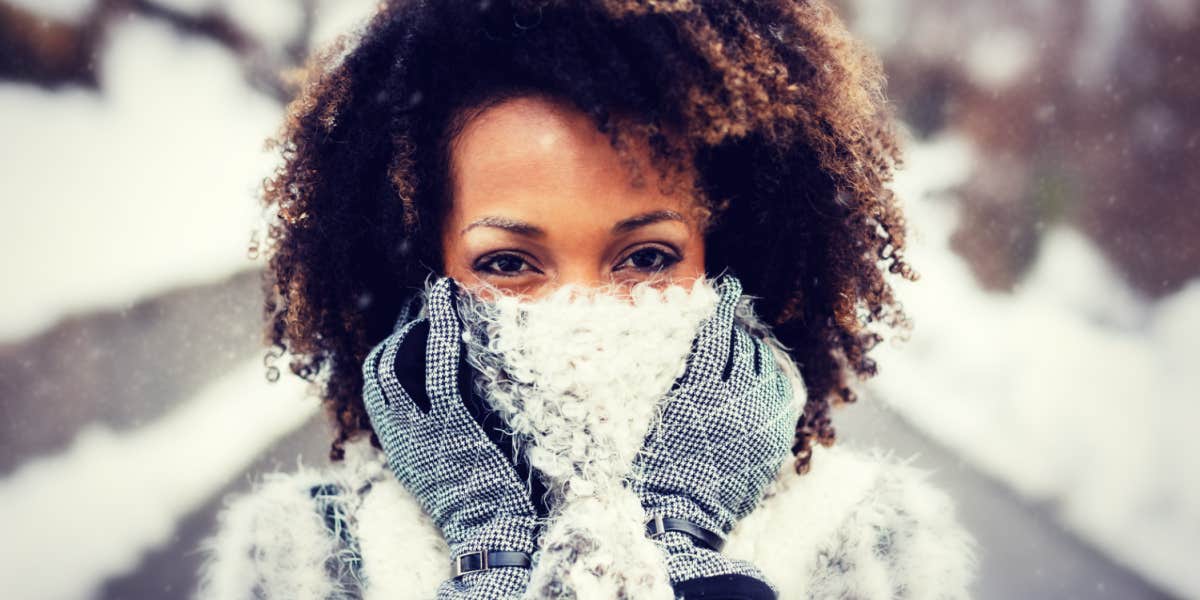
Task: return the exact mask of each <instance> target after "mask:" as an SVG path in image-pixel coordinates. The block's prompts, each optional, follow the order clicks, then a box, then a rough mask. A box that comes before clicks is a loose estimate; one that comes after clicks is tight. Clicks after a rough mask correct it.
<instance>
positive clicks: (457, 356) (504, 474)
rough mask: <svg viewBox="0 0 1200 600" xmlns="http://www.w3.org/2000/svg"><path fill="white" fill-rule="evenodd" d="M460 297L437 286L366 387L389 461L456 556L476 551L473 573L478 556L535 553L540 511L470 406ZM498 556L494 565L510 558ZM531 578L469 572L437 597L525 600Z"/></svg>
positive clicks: (382, 353) (384, 350)
mask: <svg viewBox="0 0 1200 600" xmlns="http://www.w3.org/2000/svg"><path fill="white" fill-rule="evenodd" d="M456 293H457V285H456V284H455V283H454V281H453V280H452V279H449V278H442V279H440V280H438V281H437V282H436V283H435V284H434V285H433V286H432V288H431V289H430V291H429V293H428V295H427V300H426V305H425V315H423V316H421V317H420V318H417V319H415V320H412V321H409V322H407V323H403V322H401V323H397V329H396V331H395V332H394V333H392V334H391V335H390V336H388V337H387V338H386V339H384V340H383V341H382V342H381V343H380V344H379V345H377V346H376V347H375V348H374V349H373V350H372V351H371V353H370V354H369V355H368V356H367V358H366V360H365V361H364V363H363V391H364V399H365V403H366V408H367V413H368V415H369V417H370V419H371V424H372V426H373V427H374V429H375V432H376V434H377V435H378V436H379V440H380V443H381V444H382V446H383V449H384V451H385V453H386V454H387V457H388V464H389V465H390V466H391V469H392V470H393V471H394V472H395V474H396V477H397V478H399V480H400V482H401V483H402V484H404V486H405V487H406V488H407V489H408V490H409V492H411V493H412V494H413V496H414V497H415V498H416V499H417V501H418V502H419V503H420V505H421V507H422V508H423V509H424V510H425V512H426V513H427V514H429V516H430V517H432V518H433V521H434V522H435V523H436V524H437V525H438V527H439V528H441V531H442V534H443V536H444V537H445V538H446V541H447V542H448V543H449V545H450V553H451V556H452V557H460V556H463V555H467V556H466V557H465V558H463V559H461V562H460V561H459V560H456V561H455V565H456V567H457V566H461V567H464V568H465V569H467V570H469V569H473V568H475V567H479V566H484V565H485V563H484V562H483V556H484V555H481V554H475V553H479V552H484V553H486V552H489V551H504V552H524V553H526V554H531V553H532V552H533V550H534V541H533V540H534V529H535V526H536V521H537V513H536V510H535V507H534V505H533V503H532V501H531V499H530V490H529V488H528V487H527V486H526V483H525V482H524V481H523V480H522V479H521V478H520V477H519V476H518V473H517V471H516V469H515V468H514V466H513V464H512V463H511V462H510V461H509V459H508V458H506V457H505V455H504V454H503V452H501V450H500V447H498V446H497V442H495V441H493V440H492V439H491V438H489V436H488V434H487V433H485V431H484V429H483V428H482V427H481V426H480V424H479V422H477V421H476V418H475V417H473V416H472V414H471V413H470V411H469V410H468V408H467V405H466V404H465V403H464V399H463V398H464V394H463V392H464V391H466V390H469V389H470V386H464V385H463V383H464V379H463V373H465V372H468V369H469V367H468V366H467V365H466V364H465V362H464V361H463V357H462V339H461V331H462V330H461V327H462V325H461V323H460V321H459V317H458V313H457V311H456V310H455V307H454V301H455V294H456ZM422 374H423V376H422ZM414 375H415V376H414ZM422 381H423V383H422ZM464 387H465V390H464ZM422 388H424V389H422ZM467 395H469V391H468V392H467ZM468 399H469V400H475V398H473V397H470V398H468ZM490 556H492V557H493V558H494V559H495V560H493V563H492V564H493V565H494V564H495V563H496V562H502V560H501V556H500V555H495V554H493V555H490ZM507 558H508V559H510V560H512V559H514V558H515V556H514V555H507ZM397 568H403V566H402V565H398V566H397ZM528 582H529V569H528V568H523V567H513V566H507V567H497V566H493V567H491V568H486V569H482V570H470V572H466V573H464V574H462V575H460V576H455V577H453V578H451V579H448V580H447V581H445V582H443V583H442V584H441V586H440V587H439V588H438V595H437V598H438V599H439V600H445V599H456V600H458V599H461V600H466V599H478V600H485V599H486V600H496V599H500V598H519V597H520V596H521V595H522V594H523V593H524V591H525V588H526V586H527V585H528Z"/></svg>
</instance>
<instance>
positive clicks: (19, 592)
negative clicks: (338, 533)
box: [0, 359, 318, 600]
mask: <svg viewBox="0 0 1200 600" xmlns="http://www.w3.org/2000/svg"><path fill="white" fill-rule="evenodd" d="M304 392H305V386H304V383H303V382H301V381H300V380H299V379H297V378H295V377H285V378H283V379H282V380H281V381H280V382H278V383H276V384H268V383H267V382H266V380H265V378H264V377H263V366H262V362H261V360H259V359H254V360H251V361H249V362H248V363H247V364H246V365H245V366H243V367H241V368H239V369H238V370H236V371H233V372H232V373H230V374H229V375H227V376H225V377H223V378H222V379H220V380H217V381H215V382H213V383H212V384H211V385H210V386H208V387H207V388H206V389H204V390H202V391H201V392H200V393H199V394H197V395H196V396H195V397H193V398H191V399H190V400H187V401H186V402H183V403H181V404H180V406H179V407H177V408H175V409H174V410H173V411H172V412H171V413H169V414H167V415H166V416H164V417H162V418H161V419H160V420H158V421H157V422H154V423H151V424H148V425H146V426H144V427H142V428H140V429H137V430H135V431H133V432H129V433H117V432H114V431H112V430H110V429H108V428H107V427H104V426H100V425H93V426H90V427H88V428H85V429H84V430H82V431H81V432H80V433H79V435H78V437H77V438H76V439H75V441H74V443H73V444H72V445H71V447H70V448H68V449H67V450H66V451H64V452H62V453H61V454H58V455H55V456H49V457H44V458H40V459H35V460H32V461H30V462H28V463H26V464H25V465H23V466H22V467H21V468H20V470H18V471H17V472H15V473H14V474H13V475H11V476H9V477H7V478H5V479H3V480H0V531H4V532H5V535H6V536H7V538H8V540H9V541H10V544H9V546H10V548H12V549H14V550H16V551H14V552H9V553H7V554H6V557H5V560H3V561H0V581H4V582H6V583H5V586H6V589H5V596H7V597H10V598H23V599H28V600H39V599H41V598H46V599H55V600H65V599H72V598H90V597H93V595H94V594H95V593H96V591H97V590H98V589H99V588H100V586H101V585H102V584H103V583H104V581H105V580H106V579H108V578H110V577H114V576H118V575H122V574H124V573H126V572H128V571H131V570H133V569H134V568H136V567H137V565H138V564H139V563H140V561H141V559H142V556H143V555H144V554H145V553H146V552H149V551H150V550H153V549H154V548H156V547H158V546H161V545H162V544H165V543H167V542H168V541H169V540H170V539H171V535H172V533H173V532H174V530H175V527H176V526H177V525H178V524H179V522H180V521H181V519H182V518H183V517H184V516H186V515H187V514H189V513H190V512H192V511H194V510H196V509H197V508H199V507H200V506H201V505H202V504H203V503H204V502H206V501H208V500H209V499H211V498H212V496H213V494H214V493H215V492H216V491H217V490H219V489H221V488H222V487H223V486H225V485H226V484H228V483H229V481H231V480H232V479H233V478H234V477H236V476H237V475H238V474H239V473H241V472H243V471H244V470H245V469H246V467H247V466H248V465H249V464H250V463H251V462H253V461H254V460H256V459H257V458H258V457H259V455H260V454H261V453H262V452H263V451H265V450H266V449H267V448H269V447H270V446H271V445H272V444H273V443H274V442H275V441H276V440H278V439H279V438H281V437H283V436H284V435H286V434H288V433H290V432H291V431H293V430H294V429H296V428H298V427H300V426H301V425H302V424H303V423H304V422H305V421H306V420H308V419H309V418H310V417H312V416H313V414H315V413H316V412H317V410H318V404H317V401H316V399H315V398H311V397H306V396H305V394H304ZM64 568H65V569H66V571H64V570H63V569H64Z"/></svg>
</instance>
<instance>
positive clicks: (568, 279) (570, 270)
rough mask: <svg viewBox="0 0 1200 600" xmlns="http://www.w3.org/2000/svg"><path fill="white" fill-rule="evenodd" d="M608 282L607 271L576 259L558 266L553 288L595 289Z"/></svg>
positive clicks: (592, 263) (589, 262)
mask: <svg viewBox="0 0 1200 600" xmlns="http://www.w3.org/2000/svg"><path fill="white" fill-rule="evenodd" d="M609 282H610V275H609V273H608V271H607V270H605V269H603V268H602V267H601V266H600V265H597V264H596V263H595V261H588V260H582V259H580V258H576V259H573V260H566V261H563V262H562V263H561V264H559V267H558V273H557V274H556V277H555V278H554V286H555V287H558V286H564V285H573V286H578V287H585V288H595V287H600V286H602V285H605V284H608V283H609Z"/></svg>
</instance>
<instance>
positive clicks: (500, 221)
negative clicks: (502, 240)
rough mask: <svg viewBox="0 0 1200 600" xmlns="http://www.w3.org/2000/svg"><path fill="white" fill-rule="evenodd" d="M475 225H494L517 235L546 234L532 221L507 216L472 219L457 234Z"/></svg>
mask: <svg viewBox="0 0 1200 600" xmlns="http://www.w3.org/2000/svg"><path fill="white" fill-rule="evenodd" d="M476 227H495V228H496V229H503V230H505V231H511V232H513V233H515V234H517V235H523V236H526V237H544V236H545V235H546V232H545V231H543V230H542V228H541V227H538V226H537V225H534V224H532V223H526V222H525V221H518V220H516V219H509V218H507V217H495V216H489V217H483V218H482V219H478V220H475V221H472V222H471V224H470V225H467V226H466V227H463V230H462V231H461V232H459V235H463V234H465V233H466V232H468V231H470V230H472V229H474V228H476Z"/></svg>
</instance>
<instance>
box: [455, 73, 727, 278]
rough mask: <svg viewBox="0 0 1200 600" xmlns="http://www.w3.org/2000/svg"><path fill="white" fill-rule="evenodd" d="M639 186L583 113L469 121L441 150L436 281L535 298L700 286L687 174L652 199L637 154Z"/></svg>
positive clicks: (533, 109)
mask: <svg viewBox="0 0 1200 600" xmlns="http://www.w3.org/2000/svg"><path fill="white" fill-rule="evenodd" d="M631 150H633V152H631V154H633V155H634V156H636V157H637V158H638V160H640V161H642V167H643V169H642V172H643V173H645V177H644V179H645V181H646V184H645V185H641V186H638V187H634V185H633V183H632V182H631V174H630V171H629V169H628V167H627V166H626V164H624V163H622V162H621V158H620V156H619V155H618V154H617V152H616V151H615V150H614V149H613V148H612V146H611V144H610V142H609V139H608V136H607V135H606V134H603V133H600V131H598V130H597V129H596V127H595V125H594V124H593V122H592V120H591V119H590V118H589V117H588V116H587V115H586V114H584V113H583V112H580V111H578V110H575V109H573V108H571V107H568V106H565V105H562V104H558V103H556V102H554V101H552V100H549V99H545V98H541V97H534V96H522V97H518V98H514V99H510V100H506V101H504V102H502V103H499V104H496V105H494V106H492V107H490V108H488V109H486V110H484V111H483V112H481V113H479V114H478V115H476V116H475V117H473V118H472V119H471V120H470V121H468V122H467V123H466V124H465V126H464V128H463V129H462V131H461V133H460V134H459V135H458V136H456V137H455V139H454V140H452V143H451V147H450V161H451V170H452V173H453V177H452V179H453V181H452V182H451V185H452V192H453V193H452V198H453V206H451V208H450V211H449V214H448V215H447V218H446V219H445V221H444V223H443V226H442V233H441V239H442V255H443V257H444V259H443V260H444V264H443V265H442V267H443V271H444V273H445V274H446V275H448V276H450V277H453V278H454V279H456V280H458V281H460V282H462V283H463V284H464V285H466V286H467V287H475V286H478V285H479V284H484V283H486V284H491V285H494V286H496V287H498V288H502V289H504V290H507V291H511V292H515V293H518V294H523V295H526V296H533V297H536V296H541V295H543V294H545V293H548V292H549V291H551V290H553V289H554V288H556V287H558V286H560V285H564V284H576V285H581V286H586V287H596V286H601V285H605V284H610V283H615V284H618V285H629V284H633V283H637V282H640V281H643V280H646V279H649V278H651V277H655V276H656V275H657V276H661V277H663V278H664V279H665V280H671V281H675V282H679V283H683V284H685V285H686V284H688V283H690V282H691V281H693V280H694V279H695V278H697V277H703V276H704V238H703V223H702V219H703V213H702V212H701V211H699V210H697V206H698V203H697V200H696V198H695V196H694V195H693V194H692V192H691V191H690V190H692V189H693V187H692V185H691V184H692V183H693V181H692V179H691V174H688V175H685V176H684V177H685V179H684V180H682V181H683V182H684V184H683V185H676V186H674V188H673V189H674V191H673V192H672V193H671V194H670V195H668V194H664V193H662V192H661V191H660V190H659V186H658V185H657V177H658V173H657V171H656V170H654V169H651V168H650V167H649V165H650V162H649V151H648V148H646V147H645V146H644V145H643V146H641V147H637V148H634V149H631Z"/></svg>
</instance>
